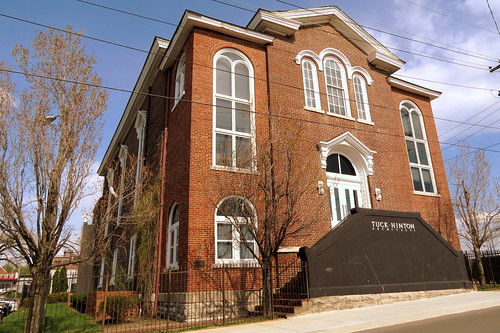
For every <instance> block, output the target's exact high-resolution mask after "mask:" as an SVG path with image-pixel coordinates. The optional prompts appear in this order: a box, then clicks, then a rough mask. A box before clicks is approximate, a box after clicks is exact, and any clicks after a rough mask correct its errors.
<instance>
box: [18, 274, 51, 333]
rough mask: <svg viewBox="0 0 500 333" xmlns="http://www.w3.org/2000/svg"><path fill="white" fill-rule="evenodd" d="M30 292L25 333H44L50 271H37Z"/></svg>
mask: <svg viewBox="0 0 500 333" xmlns="http://www.w3.org/2000/svg"><path fill="white" fill-rule="evenodd" d="M32 276H33V281H32V283H31V286H30V289H29V290H30V291H29V297H30V301H29V307H28V315H27V317H26V326H25V327H24V332H25V333H42V332H43V327H44V324H45V311H46V307H47V296H48V294H49V289H50V270H48V269H35V270H33V271H32Z"/></svg>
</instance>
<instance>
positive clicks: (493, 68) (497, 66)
mask: <svg viewBox="0 0 500 333" xmlns="http://www.w3.org/2000/svg"><path fill="white" fill-rule="evenodd" d="M499 68H500V61H499V62H498V65H496V66H495V67H490V73H493V72H494V71H496V70H497V69H499Z"/></svg>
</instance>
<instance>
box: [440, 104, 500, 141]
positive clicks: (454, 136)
mask: <svg viewBox="0 0 500 333" xmlns="http://www.w3.org/2000/svg"><path fill="white" fill-rule="evenodd" d="M498 102H500V101H498ZM498 102H496V103H495V104H497V103H498ZM485 110H486V109H485ZM498 110H500V108H498V109H496V110H493V112H490V113H489V114H487V115H486V116H484V117H483V118H481V119H479V120H478V121H477V122H476V124H478V123H479V122H481V121H483V120H485V119H486V118H489V117H491V116H492V115H493V114H494V113H495V112H497V111H498ZM483 111H484V110H483ZM499 121H500V119H498V120H496V121H495V122H493V123H490V124H489V125H490V126H491V125H493V124H496V123H498V122H499ZM472 127H473V125H469V127H468V128H466V129H464V130H462V131H460V132H458V133H456V134H455V135H453V136H452V137H451V138H448V139H446V141H450V140H451V139H453V138H456V137H457V136H459V135H461V134H463V133H465V132H467V131H468V130H470V129H471V128H472ZM484 129H485V128H480V129H479V130H478V131H476V132H474V134H477V133H479V132H480V131H482V130H484ZM474 134H472V135H474ZM472 135H469V136H468V137H466V138H463V139H461V141H463V140H467V139H468V138H470V137H471V136H472ZM447 148H449V147H446V148H445V149H447Z"/></svg>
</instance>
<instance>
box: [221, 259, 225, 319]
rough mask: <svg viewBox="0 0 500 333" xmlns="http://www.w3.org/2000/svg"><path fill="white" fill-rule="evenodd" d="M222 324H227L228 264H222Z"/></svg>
mask: <svg viewBox="0 0 500 333" xmlns="http://www.w3.org/2000/svg"><path fill="white" fill-rule="evenodd" d="M222 326H226V266H225V265H224V264H222Z"/></svg>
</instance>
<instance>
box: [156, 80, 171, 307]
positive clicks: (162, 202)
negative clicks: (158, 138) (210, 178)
mask: <svg viewBox="0 0 500 333" xmlns="http://www.w3.org/2000/svg"><path fill="white" fill-rule="evenodd" d="M166 76H167V77H166V80H165V81H166V82H165V91H164V96H165V97H167V96H168V88H169V87H170V72H168V73H167V75H166ZM169 102H170V99H168V98H167V99H166V101H165V126H164V130H163V140H162V150H161V163H160V168H161V189H160V214H159V217H158V218H159V219H160V220H159V223H158V247H157V253H156V279H155V280H156V281H155V302H154V309H153V313H154V314H155V315H157V314H158V300H159V296H160V280H161V262H162V260H161V259H162V257H161V254H162V249H163V245H164V239H163V238H164V237H163V221H164V216H165V209H164V207H165V194H166V193H165V192H166V178H167V171H166V170H167V142H168V117H169V116H170V112H169V111H168V110H170V105H169V104H170V103H169Z"/></svg>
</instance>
